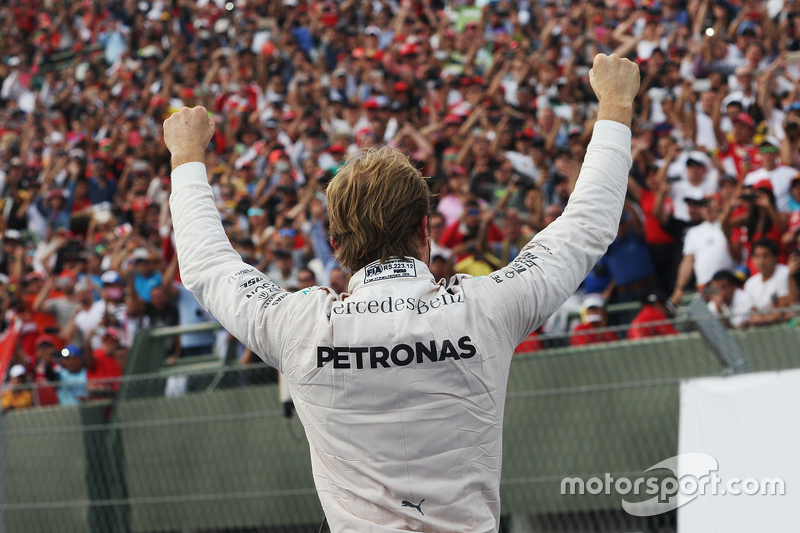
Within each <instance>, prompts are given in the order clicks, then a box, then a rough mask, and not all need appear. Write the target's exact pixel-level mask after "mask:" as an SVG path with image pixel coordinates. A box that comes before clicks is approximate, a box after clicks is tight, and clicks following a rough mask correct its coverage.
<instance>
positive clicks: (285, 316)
mask: <svg viewBox="0 0 800 533" xmlns="http://www.w3.org/2000/svg"><path fill="white" fill-rule="evenodd" d="M170 209H171V210H172V221H173V225H174V228H175V246H176V249H177V252H178V266H179V268H180V275H181V280H182V281H183V284H184V286H185V287H186V288H187V289H189V290H190V291H191V292H192V294H194V296H195V298H197V301H198V302H200V305H202V306H203V308H205V309H206V310H207V311H208V312H209V313H211V314H212V315H213V316H214V317H215V318H216V319H217V320H219V322H220V323H221V324H222V326H223V327H224V328H225V329H226V330H228V331H229V332H230V333H231V334H233V336H235V337H236V338H237V339H239V340H240V341H241V342H242V343H243V344H244V345H245V346H247V347H248V348H250V349H251V350H252V351H253V352H254V353H256V354H257V355H259V356H260V357H261V358H262V359H264V360H265V361H266V362H268V363H269V364H271V365H273V366H275V367H277V368H278V369H279V370H282V367H283V362H284V361H283V358H284V357H285V355H286V352H287V350H285V349H284V343H285V342H286V341H287V334H288V333H290V331H291V325H292V324H293V323H294V325H298V322H302V323H303V325H305V326H307V327H308V328H313V322H314V321H315V320H316V318H317V316H315V315H316V313H314V312H313V311H314V310H315V309H317V310H318V309H321V306H324V303H325V300H326V299H327V297H328V296H329V294H328V293H327V291H325V290H323V289H316V290H312V291H303V292H298V293H293V294H290V293H288V292H286V291H285V290H283V289H282V288H281V287H279V286H278V285H276V284H275V283H273V282H272V281H270V280H269V278H267V277H266V276H265V275H264V274H262V273H261V272H259V271H258V270H256V269H255V268H254V267H252V266H250V265H248V264H247V263H245V262H243V261H242V258H241V257H240V256H239V254H238V253H236V251H235V250H234V249H233V247H232V246H231V244H230V241H229V240H228V237H227V236H226V235H225V230H224V229H223V227H222V222H221V220H220V216H219V211H217V208H216V207H215V205H214V195H213V193H212V191H211V186H210V185H209V184H208V179H207V177H206V169H205V165H204V164H202V163H186V164H184V165H181V166H179V167H178V168H176V169H175V170H173V171H172V194H171V195H170ZM315 303H316V304H318V305H314V304H315ZM300 311H305V312H304V313H302V314H303V317H302V318H300V317H298V315H299V314H300Z"/></svg>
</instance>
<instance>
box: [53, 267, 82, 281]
mask: <svg viewBox="0 0 800 533" xmlns="http://www.w3.org/2000/svg"><path fill="white" fill-rule="evenodd" d="M58 277H59V278H69V279H73V280H74V279H77V278H78V275H77V274H75V272H73V271H72V270H69V269H65V270H62V271H61V274H59V275H58Z"/></svg>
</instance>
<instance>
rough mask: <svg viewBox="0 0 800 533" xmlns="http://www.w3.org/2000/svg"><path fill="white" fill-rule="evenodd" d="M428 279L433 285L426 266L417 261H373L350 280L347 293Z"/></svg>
mask: <svg viewBox="0 0 800 533" xmlns="http://www.w3.org/2000/svg"><path fill="white" fill-rule="evenodd" d="M416 279H430V280H431V283H435V282H434V279H433V274H431V271H430V270H429V269H428V265H426V264H425V263H423V262H422V261H420V260H419V259H413V258H403V257H392V258H391V259H389V260H387V261H386V262H384V263H381V262H380V261H373V262H372V263H370V264H368V265H367V266H365V267H364V268H362V269H361V270H359V271H358V272H356V273H355V274H353V276H352V277H351V278H350V283H349V284H348V285H347V291H348V293H350V294H353V293H355V292H356V291H357V290H359V288H360V287H364V286H372V285H373V284H375V283H385V282H398V281H399V282H402V281H406V280H416Z"/></svg>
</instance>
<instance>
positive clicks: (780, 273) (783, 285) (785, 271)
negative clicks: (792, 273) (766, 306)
mask: <svg viewBox="0 0 800 533" xmlns="http://www.w3.org/2000/svg"><path fill="white" fill-rule="evenodd" d="M780 267H783V268H780ZM775 276H776V277H777V280H776V281H777V282H778V283H777V285H778V290H777V295H778V298H785V297H786V296H789V267H788V266H786V265H778V268H777V269H776V270H775Z"/></svg>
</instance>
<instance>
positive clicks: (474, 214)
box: [467, 209, 481, 217]
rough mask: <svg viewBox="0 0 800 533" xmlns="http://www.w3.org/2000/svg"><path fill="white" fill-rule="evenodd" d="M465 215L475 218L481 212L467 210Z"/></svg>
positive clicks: (478, 210)
mask: <svg viewBox="0 0 800 533" xmlns="http://www.w3.org/2000/svg"><path fill="white" fill-rule="evenodd" d="M467 214H468V215H470V216H473V217H476V216H478V215H480V214H481V210H480V209H469V210H467Z"/></svg>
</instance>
